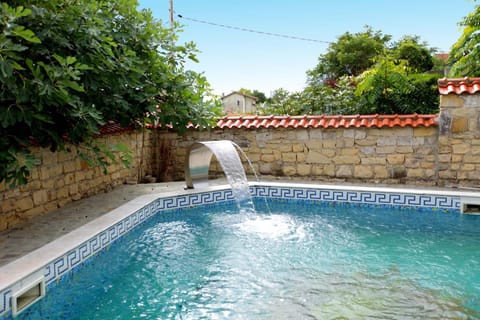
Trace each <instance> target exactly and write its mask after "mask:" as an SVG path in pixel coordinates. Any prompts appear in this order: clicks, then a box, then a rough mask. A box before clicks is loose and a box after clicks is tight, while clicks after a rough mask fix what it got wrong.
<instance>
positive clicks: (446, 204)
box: [254, 186, 460, 210]
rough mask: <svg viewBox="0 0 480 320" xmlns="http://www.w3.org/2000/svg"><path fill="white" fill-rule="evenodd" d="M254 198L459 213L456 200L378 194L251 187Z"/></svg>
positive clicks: (449, 197)
mask: <svg viewBox="0 0 480 320" xmlns="http://www.w3.org/2000/svg"><path fill="white" fill-rule="evenodd" d="M254 194H255V196H257V197H267V198H280V199H291V200H314V201H325V202H347V203H357V204H371V205H392V206H410V207H422V208H437V209H445V210H460V197H458V196H448V195H429V194H412V193H393V192H379V191H376V192H375V191H373V192H372V191H349V190H328V189H313V188H312V189H311V188H291V187H276V186H273V187H272V186H255V188H254Z"/></svg>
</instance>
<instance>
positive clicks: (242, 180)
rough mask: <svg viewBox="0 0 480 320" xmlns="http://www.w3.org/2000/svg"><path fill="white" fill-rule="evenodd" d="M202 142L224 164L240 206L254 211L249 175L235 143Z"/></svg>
mask: <svg viewBox="0 0 480 320" xmlns="http://www.w3.org/2000/svg"><path fill="white" fill-rule="evenodd" d="M202 144H204V145H205V146H207V147H208V148H209V149H210V150H211V151H212V152H213V154H214V155H215V157H216V158H217V160H218V162H219V163H220V165H221V166H222V169H223V171H224V173H225V176H226V177H227V180H228V183H229V184H230V186H231V187H232V193H233V196H234V197H235V200H236V201H237V206H238V208H239V209H240V208H241V209H242V211H244V212H247V213H249V212H250V213H254V212H255V207H254V205H253V200H252V196H251V195H250V188H249V186H248V181H247V176H246V175H245V170H244V168H243V165H242V161H241V160H240V157H239V156H238V153H237V150H235V146H234V144H233V143H232V142H231V141H228V140H220V141H204V142H202Z"/></svg>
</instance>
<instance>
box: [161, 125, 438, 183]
mask: <svg viewBox="0 0 480 320" xmlns="http://www.w3.org/2000/svg"><path fill="white" fill-rule="evenodd" d="M169 138H170V141H171V142H172V143H171V147H172V153H173V154H175V161H174V169H173V170H174V174H173V178H174V179H176V180H182V179H184V166H185V154H186V150H188V147H189V146H190V145H191V144H193V143H194V142H196V141H207V140H222V139H226V140H231V141H234V142H235V143H237V144H238V145H239V146H241V147H242V150H243V151H245V153H246V154H247V156H248V158H249V159H250V160H251V162H252V164H253V167H254V169H255V171H256V172H257V173H259V174H260V175H262V176H275V177H282V178H287V179H302V180H324V181H349V182H372V183H388V184H391V183H395V184H397V183H411V184H415V185H418V184H422V185H435V184H437V178H438V171H437V161H438V159H437V148H438V147H437V140H438V138H437V127H417V128H413V127H404V128H401V127H394V128H383V129H377V128H348V129H347V128H342V129H303V128H302V129H299V128H296V129H285V128H276V129H274V128H272V129H222V130H219V129H217V130H213V131H211V132H206V131H204V132H198V131H190V132H189V133H188V134H187V135H186V136H184V137H181V138H177V137H175V136H172V135H170V136H169ZM244 167H245V170H246V171H247V173H250V174H252V172H251V170H250V168H249V166H248V163H247V162H246V161H244ZM218 170H219V168H218V165H216V164H213V165H212V167H211V175H212V176H215V175H218V174H219V172H218Z"/></svg>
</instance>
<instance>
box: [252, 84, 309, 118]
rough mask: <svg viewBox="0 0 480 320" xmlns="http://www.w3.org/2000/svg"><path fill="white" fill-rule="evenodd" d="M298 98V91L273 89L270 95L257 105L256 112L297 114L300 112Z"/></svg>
mask: <svg viewBox="0 0 480 320" xmlns="http://www.w3.org/2000/svg"><path fill="white" fill-rule="evenodd" d="M298 99H299V93H290V92H288V91H287V90H285V89H282V88H280V89H277V90H275V91H273V94H272V96H271V97H270V98H269V99H268V100H267V101H266V102H265V103H263V104H261V105H259V106H258V107H257V112H258V113H259V114H264V115H271V114H275V115H298V114H301V113H302V112H301V105H300V104H299V103H298Z"/></svg>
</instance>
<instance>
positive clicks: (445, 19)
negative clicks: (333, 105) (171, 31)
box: [138, 0, 478, 96]
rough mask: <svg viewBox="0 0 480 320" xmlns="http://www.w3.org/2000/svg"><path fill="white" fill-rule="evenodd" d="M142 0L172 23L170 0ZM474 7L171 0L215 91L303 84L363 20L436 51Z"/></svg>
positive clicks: (465, 2)
mask: <svg viewBox="0 0 480 320" xmlns="http://www.w3.org/2000/svg"><path fill="white" fill-rule="evenodd" d="M138 1H139V4H140V7H139V8H148V9H150V10H151V11H152V13H153V15H154V17H155V18H157V19H160V20H162V22H163V23H164V24H165V26H169V23H170V22H169V21H170V20H169V6H170V2H169V0H138ZM477 4H478V2H477ZM475 5H476V3H475V2H474V1H472V0H336V1H332V0H235V1H233V0H173V7H174V11H175V20H176V21H177V22H179V23H180V24H182V25H183V32H182V33H181V34H180V39H179V43H180V44H182V43H185V42H190V41H193V42H194V43H196V46H197V49H198V50H199V51H200V52H199V53H198V54H197V57H198V59H199V63H193V62H192V63H188V64H187V68H188V69H191V70H194V71H196V72H200V73H203V74H204V75H205V77H206V78H207V80H208V82H209V83H210V84H211V86H212V88H213V90H214V92H215V93H216V94H219V95H221V94H229V93H230V92H232V91H235V90H239V89H240V88H246V89H250V90H259V91H261V92H264V93H265V94H266V95H267V96H270V95H271V93H272V92H273V91H274V90H275V89H279V88H283V89H286V90H288V91H290V92H295V91H300V90H302V89H303V88H304V87H305V82H306V79H307V77H306V71H307V70H309V69H313V68H314V67H315V66H316V64H317V61H318V57H319V55H320V54H324V53H326V52H327V49H328V45H329V44H328V43H329V42H335V41H336V40H337V38H338V37H339V36H341V35H342V34H344V33H345V32H350V33H357V32H362V31H363V30H364V27H365V26H366V25H368V26H371V27H372V28H373V30H379V31H381V32H382V33H383V34H388V35H391V36H392V41H398V40H400V39H401V38H402V37H403V36H406V35H417V36H419V37H420V39H421V40H422V41H426V42H427V44H428V46H429V47H434V48H437V49H438V52H448V51H449V50H450V48H451V46H452V45H453V44H454V43H455V42H456V40H457V39H458V38H459V37H460V35H461V33H462V28H461V27H460V26H459V25H458V23H459V22H460V21H462V19H463V17H465V16H466V15H467V14H468V13H469V12H472V11H473V9H474V7H475ZM177 15H182V16H183V17H184V18H179V17H178V16H177ZM187 18H188V19H196V20H202V21H205V22H209V23H213V24H221V25H226V26H231V27H236V28H245V29H250V30H256V31H260V32H265V33H275V34H282V35H286V36H292V37H299V38H307V39H314V40H317V41H304V40H297V39H291V38H285V37H276V36H268V35H265V34H261V33H255V32H245V31H240V30H237V29H233V28H225V27H219V26H215V25H212V24H206V23H200V22H196V21H192V20H188V19H187Z"/></svg>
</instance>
